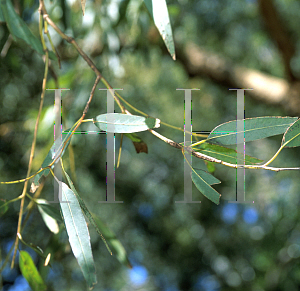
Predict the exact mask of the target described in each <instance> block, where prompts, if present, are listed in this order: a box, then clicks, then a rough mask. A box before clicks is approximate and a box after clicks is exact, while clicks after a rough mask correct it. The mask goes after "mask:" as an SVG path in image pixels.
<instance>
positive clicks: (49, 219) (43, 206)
mask: <svg viewBox="0 0 300 291" xmlns="http://www.w3.org/2000/svg"><path fill="white" fill-rule="evenodd" d="M37 203H38V210H39V212H40V214H41V216H42V218H43V220H44V222H45V224H46V225H47V227H48V228H49V230H50V231H51V232H53V233H55V234H57V233H59V226H58V224H57V219H59V220H62V219H61V215H60V213H59V210H58V209H56V208H54V207H53V206H51V205H49V204H48V203H47V201H46V200H44V199H38V201H37ZM48 213H50V214H48ZM53 216H55V217H56V218H54V217H53Z"/></svg>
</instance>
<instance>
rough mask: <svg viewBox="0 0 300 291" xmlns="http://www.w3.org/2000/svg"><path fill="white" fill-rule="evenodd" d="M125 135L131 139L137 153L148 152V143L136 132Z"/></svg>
mask: <svg viewBox="0 0 300 291" xmlns="http://www.w3.org/2000/svg"><path fill="white" fill-rule="evenodd" d="M124 135H125V136H127V137H128V138H130V139H131V141H132V143H133V145H134V147H135V150H136V152H137V153H146V154H148V146H147V144H146V143H145V142H144V141H143V140H142V139H141V138H140V137H139V136H138V135H137V134H136V133H124Z"/></svg>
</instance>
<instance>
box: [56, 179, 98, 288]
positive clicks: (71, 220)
mask: <svg viewBox="0 0 300 291" xmlns="http://www.w3.org/2000/svg"><path fill="white" fill-rule="evenodd" d="M60 183H62V200H63V201H61V202H60V207H61V212H62V214H63V218H64V222H65V225H66V230H67V233H68V236H69V242H70V245H71V248H72V251H73V254H74V256H75V258H76V259H77V262H78V264H79V266H80V268H81V271H82V273H83V276H84V278H85V280H86V281H87V283H88V285H89V288H93V286H94V285H95V284H96V283H97V277H96V270H95V264H94V259H93V254H92V248H91V242H90V234H89V230H88V227H87V225H86V221H85V219H84V216H83V213H82V211H81V208H80V205H79V203H78V200H77V198H76V196H75V194H74V192H73V191H72V190H71V189H70V188H69V187H68V186H67V185H66V184H65V183H63V182H60ZM64 201H68V202H69V203H66V202H64Z"/></svg>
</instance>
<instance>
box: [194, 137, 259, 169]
mask: <svg viewBox="0 0 300 291" xmlns="http://www.w3.org/2000/svg"><path fill="white" fill-rule="evenodd" d="M193 150H195V151H196V152H200V153H203V154H205V155H207V156H211V157H213V158H216V159H219V160H222V161H224V162H226V163H231V164H243V163H244V154H242V153H238V152H237V151H236V150H234V149H230V148H226V147H223V146H220V145H216V144H210V143H207V142H205V143H202V144H200V145H198V146H196V147H193ZM261 162H263V161H262V160H260V159H257V158H254V157H251V156H248V155H245V164H247V165H250V164H251V165H254V164H258V163H261Z"/></svg>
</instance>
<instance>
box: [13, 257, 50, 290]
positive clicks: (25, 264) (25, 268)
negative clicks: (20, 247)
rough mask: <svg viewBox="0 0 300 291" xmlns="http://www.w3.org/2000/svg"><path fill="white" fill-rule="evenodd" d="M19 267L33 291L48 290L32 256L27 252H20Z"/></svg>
mask: <svg viewBox="0 0 300 291" xmlns="http://www.w3.org/2000/svg"><path fill="white" fill-rule="evenodd" d="M19 265H20V270H21V273H22V275H23V276H24V278H25V279H26V280H27V282H28V284H29V286H30V288H31V289H32V290H33V291H43V290H46V289H47V286H46V285H45V283H44V281H43V279H42V277H41V275H40V273H39V272H38V270H37V268H36V266H35V264H34V262H33V260H32V258H31V256H30V255H29V254H28V253H27V252H26V251H20V256H19Z"/></svg>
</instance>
